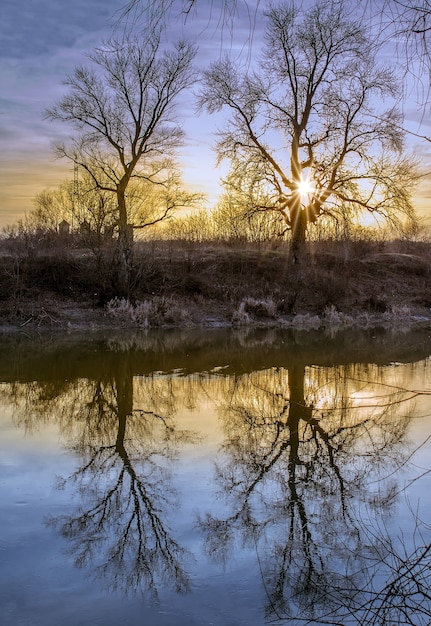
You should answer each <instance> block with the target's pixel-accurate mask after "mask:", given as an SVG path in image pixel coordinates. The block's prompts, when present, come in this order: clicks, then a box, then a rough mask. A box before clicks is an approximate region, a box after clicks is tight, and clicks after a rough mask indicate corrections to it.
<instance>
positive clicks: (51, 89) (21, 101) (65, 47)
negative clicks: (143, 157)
mask: <svg viewBox="0 0 431 626" xmlns="http://www.w3.org/2000/svg"><path fill="white" fill-rule="evenodd" d="M123 4H124V3H123V1H122V0H107V2H104V3H102V4H101V3H100V1H99V0H86V1H85V0H74V2H64V1H63V0H61V1H58V0H57V1H56V0H40V1H39V2H38V3H31V2H28V0H4V2H3V3H2V19H1V20H0V43H1V44H2V45H0V84H1V85H2V94H1V98H0V107H1V108H0V111H1V116H0V140H1V144H2V150H1V153H0V228H2V227H4V226H5V225H7V224H12V223H14V222H16V220H17V219H18V218H20V217H23V216H24V214H25V213H26V212H28V211H29V210H31V209H32V207H33V198H34V196H35V195H36V194H37V193H39V192H40V191H42V190H43V189H44V188H46V187H54V186H56V185H57V184H59V183H60V182H62V181H63V180H65V179H66V178H71V177H72V173H71V172H72V168H71V165H70V163H68V162H66V161H55V160H54V159H53V156H52V147H51V146H52V142H53V141H55V140H58V139H66V140H67V137H68V136H69V135H70V134H71V133H72V129H71V128H66V127H65V125H60V124H54V123H52V122H49V121H45V120H44V119H43V113H44V111H45V110H46V108H48V107H51V106H52V105H53V104H54V103H55V102H57V101H58V100H59V98H60V97H61V96H62V95H63V94H64V93H65V90H66V88H65V87H64V85H63V84H62V81H64V79H65V78H66V77H67V75H68V74H70V73H71V72H72V71H73V68H74V67H76V66H77V65H79V64H85V63H86V62H87V61H86V57H85V53H86V52H87V51H91V50H92V49H94V47H96V46H97V45H98V44H100V43H101V42H102V41H103V39H106V37H107V36H108V35H109V34H110V33H112V24H113V19H112V16H114V15H115V13H116V11H118V10H119V9H120V8H121V7H122V6H123ZM208 5H209V3H206V2H205V1H202V2H201V3H200V5H199V4H197V5H196V6H197V9H196V11H195V12H194V13H193V14H192V15H191V16H189V18H188V20H187V21H186V22H185V23H182V22H181V20H179V21H178V22H177V23H176V24H175V29H176V30H175V33H174V34H173V37H174V38H175V39H177V38H178V37H181V36H182V35H183V34H184V35H185V36H186V37H188V38H192V39H195V40H196V41H197V43H198V46H199V54H198V58H197V65H198V67H206V66H207V65H208V62H209V61H210V60H214V59H217V58H220V54H221V53H222V51H227V52H228V53H229V54H233V55H234V56H236V57H237V58H240V56H241V55H242V57H241V58H242V59H243V60H244V59H249V58H250V56H249V54H250V53H249V47H248V44H249V43H250V15H246V14H242V13H241V9H240V3H238V11H237V14H236V16H235V23H234V26H233V29H232V31H231V32H230V31H229V33H226V32H225V33H224V34H221V33H220V29H219V28H218V26H219V21H218V20H219V16H217V15H215V14H214V15H213V16H212V18H211V17H210V10H209V7H208ZM265 5H266V3H265V2H261V3H260V5H259V6H260V7H261V8H262V9H264V8H265ZM214 13H216V12H214ZM211 19H212V22H211ZM261 23H263V20H257V21H256V23H255V25H254V32H253V45H254V46H256V49H258V48H259V47H260V41H261V38H262V32H261V31H262V29H261V26H260V24H261ZM182 31H183V32H182ZM404 108H405V111H406V123H407V126H408V128H409V130H411V131H412V133H418V134H421V135H430V136H431V130H430V127H429V123H428V120H427V119H425V117H424V115H423V110H422V109H423V107H422V108H418V107H417V104H416V96H415V94H414V93H412V96H411V102H407V103H406V104H405V107H404ZM178 119H179V120H181V121H182V122H183V125H184V129H185V132H186V144H185V146H184V148H183V150H182V153H181V154H182V164H183V166H184V182H185V183H186V185H187V186H188V187H189V188H190V189H191V190H192V191H201V192H204V193H206V194H207V196H208V200H209V205H210V206H211V205H213V204H214V203H215V201H216V198H217V195H218V193H219V192H220V183H219V179H220V175H221V172H220V170H217V169H216V167H215V156H214V152H213V150H212V146H213V145H214V143H215V132H216V131H217V127H218V126H220V118H219V117H217V116H214V117H210V116H208V115H203V114H202V115H198V114H197V112H196V110H195V107H194V101H193V98H192V97H191V96H189V97H187V98H185V99H184V102H183V103H182V106H181V109H180V111H179V115H178ZM407 149H408V150H410V151H413V152H414V153H416V154H417V157H418V160H419V163H420V166H421V167H422V168H423V171H424V173H426V175H425V177H424V179H423V181H422V183H421V184H420V185H419V187H418V189H417V192H416V196H415V198H414V203H415V206H416V207H417V210H418V212H419V214H420V215H421V216H424V217H425V218H426V223H427V224H428V225H429V226H430V227H431V142H426V141H424V140H420V139H419V138H415V137H414V136H413V135H410V136H409V137H408V138H407ZM307 184H308V183H307V180H304V190H303V191H301V195H303V196H304V197H305V196H306V195H307V194H309V193H310V189H307V188H306V187H305V185H307Z"/></svg>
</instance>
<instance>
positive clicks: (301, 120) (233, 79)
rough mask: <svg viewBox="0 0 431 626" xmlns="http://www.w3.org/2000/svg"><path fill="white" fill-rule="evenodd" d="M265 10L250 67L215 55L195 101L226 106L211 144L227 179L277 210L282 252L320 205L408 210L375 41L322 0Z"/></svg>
mask: <svg viewBox="0 0 431 626" xmlns="http://www.w3.org/2000/svg"><path fill="white" fill-rule="evenodd" d="M266 18H267V21H268V25H267V29H266V43H265V47H264V49H263V51H262V54H261V58H260V64H259V70H258V71H256V72H252V71H245V70H243V69H241V68H238V66H237V65H236V64H235V63H234V61H233V60H231V59H230V58H228V57H226V58H225V59H223V60H221V61H217V62H215V63H213V64H212V65H211V67H210V68H209V69H208V70H207V71H206V72H204V78H203V85H202V87H201V91H200V98H199V102H200V106H201V107H202V109H204V110H206V111H208V112H209V113H214V112H217V111H220V110H222V109H225V110H228V111H230V113H231V118H230V123H229V124H228V125H226V126H225V128H224V129H223V131H221V132H220V140H219V143H218V146H217V153H218V157H219V159H228V160H229V161H230V162H231V167H232V173H231V179H232V180H234V179H235V178H236V185H237V188H238V190H243V191H246V192H247V193H248V195H249V196H252V195H253V194H252V193H250V190H249V189H247V190H245V189H244V186H245V185H247V186H250V185H251V186H252V187H254V188H256V187H259V188H262V187H263V188H264V189H265V190H266V194H265V202H264V203H263V204H259V203H258V202H256V204H255V206H254V207H253V208H254V210H256V211H267V210H271V211H277V212H279V213H280V215H281V216H282V217H283V219H284V221H285V223H286V224H287V226H288V227H289V228H290V230H291V241H292V246H291V250H292V255H291V256H292V260H293V261H294V262H296V261H297V260H298V258H299V257H300V251H301V250H302V249H303V246H304V243H305V240H306V233H307V227H308V225H309V224H310V223H314V222H315V221H316V220H318V219H319V218H320V217H322V216H326V217H331V218H332V219H334V220H337V219H338V220H339V219H346V218H347V219H353V218H354V216H355V215H357V214H359V215H360V214H362V213H363V212H369V213H372V214H373V215H375V216H378V217H379V218H382V219H385V220H388V221H390V222H392V223H393V224H395V225H396V224H397V223H398V220H399V219H408V220H414V219H415V214H414V210H413V207H412V204H411V201H410V191H411V189H412V184H413V183H414V181H415V180H416V176H415V168H414V164H413V163H412V162H411V160H409V159H407V158H406V157H404V156H403V155H402V148H403V132H402V130H401V123H402V118H401V116H400V114H399V112H397V110H396V109H395V108H394V106H393V104H391V106H390V107H389V108H388V109H387V110H382V109H381V107H379V106H378V104H377V103H378V101H383V100H384V99H385V98H386V97H393V96H395V95H396V93H397V84H398V80H397V77H396V75H395V74H394V72H393V71H392V70H390V69H388V68H385V67H382V66H381V65H379V64H378V62H377V60H376V58H377V56H378V50H377V49H376V42H375V41H373V40H372V39H371V38H370V37H369V36H368V35H367V33H366V29H365V27H364V26H362V24H361V22H360V21H358V20H357V19H354V17H353V16H352V15H351V14H350V13H349V12H348V11H347V10H346V9H345V5H344V3H340V2H333V1H331V0H328V1H324V2H318V3H317V4H315V5H314V6H312V8H310V9H308V10H302V9H300V8H298V7H296V5H295V3H285V4H283V5H281V6H279V7H274V8H271V9H270V10H269V11H268V12H267V13H266ZM277 136H281V140H279V139H278V138H277ZM255 195H257V194H255Z"/></svg>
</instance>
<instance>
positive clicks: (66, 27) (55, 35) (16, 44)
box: [0, 0, 121, 59]
mask: <svg viewBox="0 0 431 626" xmlns="http://www.w3.org/2000/svg"><path fill="white" fill-rule="evenodd" d="M120 2H121V0H120ZM120 2H118V0H105V1H104V2H100V1H99V0H70V1H64V0H63V1H61V0H31V1H29V0H2V9H1V19H0V41H1V42H2V45H1V47H0V57H3V58H13V59H25V58H28V57H30V56H40V55H49V54H55V53H56V52H57V51H58V50H59V49H60V48H64V47H66V48H72V47H73V46H74V45H75V44H76V42H77V40H78V38H79V37H81V36H82V35H84V34H85V33H95V32H101V31H107V30H108V29H109V25H110V24H111V22H112V15H113V13H114V12H115V11H116V10H117V9H118V8H119V4H120Z"/></svg>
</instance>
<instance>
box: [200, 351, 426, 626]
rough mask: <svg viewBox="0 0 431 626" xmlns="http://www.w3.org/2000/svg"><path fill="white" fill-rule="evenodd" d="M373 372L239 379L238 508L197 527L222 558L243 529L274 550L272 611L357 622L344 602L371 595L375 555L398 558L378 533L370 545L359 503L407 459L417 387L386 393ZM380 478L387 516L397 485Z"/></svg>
mask: <svg viewBox="0 0 431 626" xmlns="http://www.w3.org/2000/svg"><path fill="white" fill-rule="evenodd" d="M366 369H367V368H365V367H362V368H361V367H359V366H346V367H340V368H330V369H328V368H325V369H323V368H307V369H306V368H305V367H304V365H301V364H300V363H298V364H293V365H292V366H291V367H289V369H288V371H286V370H283V369H274V370H267V371H265V372H255V373H253V374H250V375H246V376H243V377H240V378H237V379H235V381H234V383H233V384H232V387H231V393H230V396H229V400H228V401H227V402H226V404H225V408H224V411H223V417H224V420H225V421H224V427H225V432H226V441H225V444H224V445H223V451H224V453H225V454H226V458H227V460H226V463H225V465H224V466H223V467H221V466H218V467H217V481H218V483H219V484H220V487H221V491H222V493H223V494H224V495H225V496H226V498H227V500H228V501H229V502H230V503H231V512H230V513H229V515H227V516H226V517H224V518H219V517H216V516H214V515H211V514H210V513H207V515H206V516H205V517H202V518H201V519H200V520H199V524H200V528H201V529H202V530H203V531H204V533H205V541H206V548H207V551H208V552H209V553H210V554H211V555H212V556H213V557H218V558H221V559H225V558H226V556H227V554H228V552H229V551H230V550H231V548H232V544H233V542H234V540H235V538H236V536H238V535H240V536H242V537H243V541H249V542H252V543H254V544H255V546H256V550H257V553H258V554H259V553H260V552H261V550H263V551H264V553H266V554H267V555H270V556H268V558H267V559H262V558H261V563H263V564H265V562H266V561H267V563H268V564H270V566H269V567H268V565H263V570H262V575H263V578H264V583H265V588H266V591H267V595H268V600H269V603H268V607H267V612H268V613H267V616H268V618H271V617H272V618H273V619H274V618H276V619H277V618H280V619H289V620H292V621H297V622H298V623H299V622H302V621H304V622H307V621H308V620H311V621H310V623H331V624H334V623H338V622H336V621H335V622H334V621H331V620H333V619H338V618H339V619H340V620H343V621H342V622H341V621H340V623H343V624H346V623H348V622H351V621H352V620H354V619H356V618H354V617H352V616H350V617H349V616H348V615H347V614H346V607H347V606H348V607H353V608H355V607H359V606H360V604H361V602H362V601H363V600H364V593H365V590H367V589H368V588H369V586H368V583H369V582H370V581H371V580H373V575H372V570H373V567H374V563H375V562H374V559H376V562H377V563H379V564H380V563H382V562H385V558H387V556H388V555H389V554H391V552H390V549H389V546H388V545H385V544H384V543H382V542H381V541H380V539H379V538H377V537H374V538H373V537H372V536H371V534H368V535H367V537H366V538H367V540H368V541H364V533H363V529H362V527H361V523H360V520H359V521H358V516H357V512H355V506H354V503H355V499H356V498H358V496H359V498H360V499H363V498H364V497H366V493H367V488H368V485H367V479H369V478H371V477H376V475H377V477H378V476H379V473H380V471H381V469H382V468H383V467H387V465H388V464H389V463H391V464H392V465H393V466H398V467H399V466H400V463H401V464H402V462H403V461H402V460H403V456H404V446H405V444H404V439H405V433H406V427H407V423H408V417H406V416H408V415H409V412H410V411H411V409H412V407H413V405H412V400H413V399H414V396H415V394H411V393H410V392H409V391H408V390H406V389H402V388H401V389H400V388H399V387H397V386H395V385H394V386H393V387H392V389H391V390H390V392H389V393H388V392H387V391H385V393H384V394H382V393H381V389H379V388H378V387H377V383H371V382H370V380H373V377H371V376H370V378H369V379H368V380H367V379H366V377H364V374H366V373H367V371H366ZM368 374H369V375H370V374H371V370H370V371H369V372H368ZM374 380H378V378H377V377H376V376H374ZM386 389H388V388H386ZM400 408H401V411H400ZM378 485H379V490H378V491H377V492H376V493H371V494H370V495H369V496H368V497H369V500H370V505H372V506H373V507H374V510H380V512H383V510H384V509H385V508H387V507H389V506H390V505H391V503H392V504H393V502H394V496H393V491H394V490H393V487H392V485H391V484H387V487H386V489H384V487H383V484H382V482H381V480H379V483H378ZM361 589H364V593H362V591H361ZM376 602H377V600H376ZM362 613H363V611H362ZM360 614H361V611H360V610H359V609H358V615H360ZM301 616H302V617H301ZM325 616H327V617H325ZM326 619H328V620H329V621H328V622H325V620H326ZM346 619H347V621H345V620H346ZM289 623H292V622H289ZM353 623H354V622H353ZM364 623H365V622H364Z"/></svg>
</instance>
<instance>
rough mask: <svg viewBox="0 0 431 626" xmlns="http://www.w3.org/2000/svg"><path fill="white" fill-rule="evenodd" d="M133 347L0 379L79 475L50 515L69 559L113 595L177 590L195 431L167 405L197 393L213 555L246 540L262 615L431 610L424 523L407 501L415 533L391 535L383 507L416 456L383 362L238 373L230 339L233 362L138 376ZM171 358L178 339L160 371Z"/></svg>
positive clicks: (409, 620)
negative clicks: (256, 571) (186, 451)
mask: <svg viewBox="0 0 431 626" xmlns="http://www.w3.org/2000/svg"><path fill="white" fill-rule="evenodd" d="M261 352H264V350H260V348H259V349H258V350H257V353H253V355H254V358H256V360H257V361H258V362H259V363H260V361H259V359H260V356H261V354H260V353H261ZM132 353H133V350H132V349H131V350H124V351H121V350H120V351H118V352H117V353H116V354H115V359H111V362H110V364H109V366H108V365H107V364H106V363H107V359H106V358H104V357H103V354H102V356H101V359H100V363H99V362H97V363H95V365H94V367H93V368H92V369H91V372H97V376H95V375H94V374H93V373H92V375H91V376H87V377H86V376H85V375H82V377H81V378H76V377H75V378H73V377H72V376H68V375H64V376H63V377H59V380H56V379H55V380H51V382H48V383H47V382H39V383H37V382H31V383H28V384H26V385H25V386H23V385H20V384H14V383H12V384H11V385H9V387H8V388H6V387H3V392H4V393H5V392H7V393H9V395H10V397H11V398H12V401H13V402H14V403H15V406H16V412H15V420H16V422H17V424H20V425H21V426H22V427H24V428H25V429H27V430H28V431H31V430H32V429H34V428H38V427H40V425H41V424H43V423H44V422H47V421H49V419H52V420H55V422H56V423H58V424H59V426H60V431H61V433H62V436H63V437H64V438H65V440H66V441H67V445H68V446H69V447H72V448H73V449H74V450H75V452H76V453H77V455H78V456H79V457H81V458H82V463H81V466H80V467H79V469H77V470H76V471H75V472H74V473H73V474H72V475H71V476H70V477H69V478H67V479H64V480H63V481H60V484H61V486H63V487H65V488H67V489H69V488H70V489H72V488H73V489H75V491H76V494H75V495H76V496H77V497H78V498H79V499H80V507H79V509H78V510H77V511H75V512H74V513H73V514H72V515H69V516H63V517H57V518H52V519H51V520H50V524H51V525H52V526H53V527H54V528H56V529H58V530H59V531H60V532H61V533H62V534H63V535H64V536H65V537H66V538H68V540H70V542H71V543H70V545H71V551H72V553H73V555H74V557H75V561H76V564H77V565H80V566H84V565H85V566H88V568H89V569H90V568H91V570H92V571H93V572H94V575H95V576H96V577H97V578H98V579H101V580H103V582H104V585H105V586H106V587H108V588H109V589H118V590H121V591H123V592H125V593H131V592H141V593H144V594H147V593H150V594H152V596H153V597H157V594H158V591H159V590H160V588H162V587H163V586H165V585H166V584H169V585H171V586H173V587H174V588H175V589H176V590H177V591H179V592H183V591H186V590H188V589H189V576H188V573H187V564H188V563H191V558H192V555H191V554H190V553H188V552H187V549H186V548H185V547H183V546H182V545H180V544H179V542H178V541H177V540H176V538H175V534H174V532H173V531H171V529H170V528H169V524H168V520H169V517H170V515H171V514H172V511H173V510H174V507H176V506H177V505H178V504H181V503H180V502H178V497H179V494H178V493H177V492H176V490H175V486H174V480H173V472H172V467H173V463H174V462H175V460H176V458H177V456H178V455H179V453H180V450H181V447H182V446H183V445H186V444H194V443H197V442H198V438H197V436H196V434H193V433H190V432H188V431H185V430H181V429H179V427H178V425H177V419H176V415H177V412H179V411H180V410H181V409H182V408H184V407H187V409H188V410H194V409H195V407H196V406H197V405H198V404H199V401H200V399H201V400H202V402H205V403H209V404H211V405H212V406H214V407H218V411H219V414H220V421H221V426H222V436H223V438H224V443H223V446H222V449H221V451H220V454H219V456H218V457H217V465H216V476H215V479H216V484H217V486H218V489H219V490H220V492H221V494H223V495H224V496H225V498H226V504H227V509H226V511H225V514H224V515H221V514H220V502H217V504H215V506H216V507H217V509H216V511H217V512H206V511H202V512H201V514H200V517H199V520H198V526H199V528H200V530H201V531H202V533H203V538H204V545H205V549H206V552H207V553H208V554H209V555H211V557H212V558H214V559H216V560H220V561H227V560H228V559H229V558H230V557H231V556H232V554H233V548H234V547H235V545H239V546H240V547H242V546H243V545H249V546H252V547H253V548H254V549H255V550H256V554H257V556H258V566H259V568H260V574H261V576H262V581H263V585H264V588H265V591H266V595H267V599H268V601H267V606H266V619H267V621H268V622H269V623H276V622H287V623H289V624H291V625H293V624H306V623H309V624H343V625H344V626H348V625H350V624H361V625H365V624H368V625H371V624H382V625H383V624H385V625H387V624H390V625H392V624H414V625H415V626H421V625H422V624H424V625H425V624H429V623H431V596H430V593H429V589H430V588H431V574H430V572H431V546H430V543H429V539H427V537H426V536H425V533H426V532H429V530H430V529H429V528H427V527H426V525H425V524H423V523H422V522H421V521H420V519H419V517H418V514H417V512H415V511H414V512H413V519H414V520H415V523H414V528H413V532H412V536H411V537H407V536H406V535H404V536H402V537H401V538H400V539H397V538H396V537H394V528H393V524H392V519H391V513H392V512H394V511H395V504H396V503H397V498H398V499H399V495H400V493H399V491H400V488H399V486H398V485H399V483H398V482H397V481H398V480H399V476H400V474H399V473H398V472H400V471H402V468H403V466H407V464H408V462H409V459H410V458H411V455H412V454H413V451H412V450H411V449H409V445H408V432H407V430H408V428H409V425H410V421H411V420H410V418H411V416H412V415H413V414H414V409H415V401H416V397H417V395H418V393H415V392H411V391H408V390H406V389H405V388H404V387H407V384H406V385H404V384H403V381H402V380H401V379H397V378H394V379H390V378H389V377H388V371H389V370H388V369H385V368H384V367H380V366H377V365H376V366H367V365H339V366H330V367H329V366H327V365H317V366H309V365H308V363H310V362H312V361H311V359H310V358H309V357H307V358H303V357H302V356H301V355H300V354H299V355H296V354H294V356H289V358H286V357H285V355H284V354H283V355H282V358H283V359H286V361H288V362H287V363H286V364H285V365H278V366H277V367H268V366H266V367H261V366H260V367H251V366H250V370H253V371H248V372H247V371H244V369H242V370H241V368H240V366H239V365H238V363H241V359H242V358H243V357H242V354H241V349H240V348H238V349H237V352H234V351H232V350H231V349H230V352H229V354H230V353H232V354H234V356H235V358H236V359H237V365H236V369H234V368H233V367H232V370H233V372H232V370H230V369H229V367H226V369H225V368H224V367H218V365H223V366H224V365H225V364H226V363H228V362H229V361H228V359H227V358H226V360H225V356H224V355H222V356H221V357H220V355H219V354H217V358H214V359H213V361H212V362H211V363H210V365H207V363H206V362H205V366H202V368H201V370H199V371H201V372H204V373H203V374H189V375H186V374H185V373H184V372H183V375H181V376H179V375H176V374H175V373H171V374H164V375H159V374H157V373H154V372H155V368H153V369H151V370H150V371H149V372H147V373H146V374H145V375H142V374H141V375H137V373H136V362H137V358H136V355H135V357H134V361H133V359H132V356H133V355H132ZM181 354H182V355H184V354H185V351H184V350H182V351H181ZM190 354H191V355H192V356H194V352H193V351H192V350H190ZM182 358H184V357H182ZM206 358H208V357H206ZM247 358H248V354H246V355H245V356H244V358H243V361H244V362H247ZM270 358H271V359H272V356H271V357H270ZM279 358H280V357H279ZM325 358H326V357H325ZM280 360H281V358H280ZM138 361H139V359H138ZM176 361H177V356H176V353H175V354H174V355H173V357H172V367H170V368H169V369H170V371H171V372H173V371H174V367H176ZM317 361H320V362H321V361H322V359H321V358H320V357H319V358H318V359H317ZM132 362H133V363H134V365H132ZM154 362H155V363H158V361H157V359H155V361H154ZM193 365H195V363H194V362H193ZM426 367H428V370H429V365H428V366H426ZM428 370H427V371H428ZM191 371H198V369H196V368H195V369H192V370H191ZM28 379H29V380H34V379H33V378H32V377H31V376H29V377H28ZM401 497H402V492H401ZM422 532H424V536H422V535H421V533H422ZM391 537H392V539H391ZM193 556H195V557H198V556H199V555H197V554H195V555H193Z"/></svg>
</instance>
